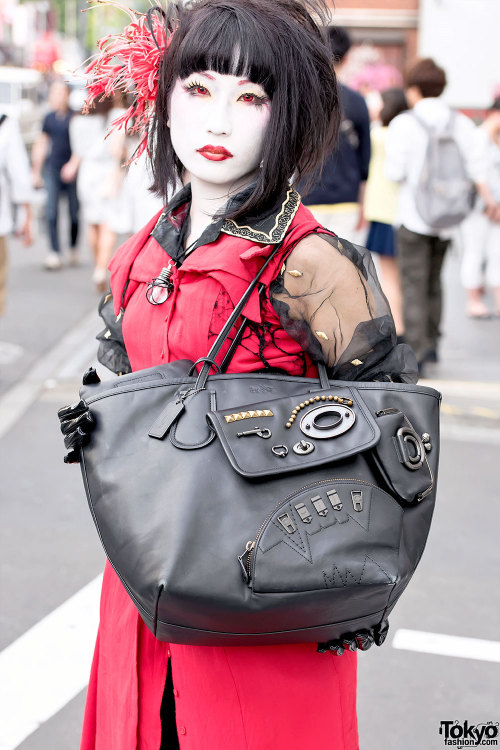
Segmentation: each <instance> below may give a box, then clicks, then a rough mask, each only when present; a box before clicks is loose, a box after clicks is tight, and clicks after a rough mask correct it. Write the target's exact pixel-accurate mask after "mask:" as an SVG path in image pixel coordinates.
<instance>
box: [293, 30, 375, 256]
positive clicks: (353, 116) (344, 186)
mask: <svg viewBox="0 0 500 750" xmlns="http://www.w3.org/2000/svg"><path fill="white" fill-rule="evenodd" d="M328 40H329V44H330V49H331V51H332V56H333V61H334V66H335V72H336V73H337V75H339V74H340V72H341V68H342V64H343V61H344V60H345V56H346V55H347V53H348V51H349V49H350V47H351V40H350V38H349V35H348V33H347V31H346V30H345V29H344V28H342V27H341V26H334V27H330V28H329V30H328ZM339 88H340V101H341V108H342V124H341V129H340V140H339V144H338V146H337V147H336V148H335V150H334V151H333V153H332V154H331V155H330V156H329V157H328V159H327V160H326V162H325V165H324V168H323V171H322V174H321V179H320V180H319V181H318V183H317V184H316V185H314V187H313V188H312V189H311V190H309V191H308V192H307V194H306V195H305V197H304V198H303V203H304V204H305V205H306V206H308V208H309V209H310V210H311V211H312V213H313V214H314V218H315V219H317V220H318V221H319V222H320V224H322V225H323V226H324V227H326V228H327V229H330V230H331V231H332V232H335V233H336V234H338V235H339V236H340V237H345V238H346V239H348V240H350V241H351V242H357V243H360V244H362V243H363V242H364V237H365V228H366V223H365V218H364V193H365V186H366V180H367V178H368V166H369V164H370V117H369V115H368V108H367V106H366V104H365V100H364V99H363V97H362V96H361V94H358V93H357V91H353V89H351V88H349V87H348V86H346V85H344V84H343V83H340V84H339Z"/></svg>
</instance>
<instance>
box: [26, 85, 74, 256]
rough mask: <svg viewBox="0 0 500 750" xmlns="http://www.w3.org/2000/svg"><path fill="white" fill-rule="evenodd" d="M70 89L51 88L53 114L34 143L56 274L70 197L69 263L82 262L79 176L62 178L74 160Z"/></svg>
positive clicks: (36, 180)
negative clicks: (63, 208)
mask: <svg viewBox="0 0 500 750" xmlns="http://www.w3.org/2000/svg"><path fill="white" fill-rule="evenodd" d="M69 96H70V88H69V86H68V84H66V83H64V82H63V81H55V82H54V83H53V84H52V85H51V87H50V89H49V105H50V107H51V110H50V112H48V113H47V114H46V115H45V118H44V120H43V125H42V132H41V133H40V136H39V137H38V139H37V140H36V141H35V143H34V144H33V153H32V164H33V167H32V174H33V185H34V187H36V188H38V187H42V186H43V185H45V187H46V189H47V203H46V207H45V213H46V219H47V226H48V231H49V238H50V247H51V251H50V252H49V254H48V255H47V257H46V258H45V261H44V267H45V268H46V269H47V270H51V271H55V270H57V269H59V268H61V266H62V259H61V245H60V242H59V231H58V223H59V201H60V198H61V196H62V195H66V196H67V199H68V207H69V219H70V227H69V229H70V236H69V246H70V251H69V260H70V263H71V264H72V265H75V264H77V263H78V252H77V242H78V198H77V194H76V175H75V176H74V177H73V178H72V179H71V180H69V181H67V180H65V179H64V178H63V177H62V173H61V170H62V169H63V167H64V165H65V164H66V163H67V162H68V161H69V159H70V157H71V146H70V141H69V124H70V121H71V119H72V117H73V115H74V112H73V111H72V110H71V109H70V106H69Z"/></svg>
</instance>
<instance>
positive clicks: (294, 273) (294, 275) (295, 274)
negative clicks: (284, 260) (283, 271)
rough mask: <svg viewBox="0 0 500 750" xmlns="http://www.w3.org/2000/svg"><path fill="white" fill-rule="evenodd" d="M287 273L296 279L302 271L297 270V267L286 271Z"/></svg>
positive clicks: (301, 274)
mask: <svg viewBox="0 0 500 750" xmlns="http://www.w3.org/2000/svg"><path fill="white" fill-rule="evenodd" d="M288 273H289V274H290V276H293V277H294V278H295V279H298V278H300V277H301V276H303V275H304V274H303V273H302V271H297V269H294V270H293V271H288Z"/></svg>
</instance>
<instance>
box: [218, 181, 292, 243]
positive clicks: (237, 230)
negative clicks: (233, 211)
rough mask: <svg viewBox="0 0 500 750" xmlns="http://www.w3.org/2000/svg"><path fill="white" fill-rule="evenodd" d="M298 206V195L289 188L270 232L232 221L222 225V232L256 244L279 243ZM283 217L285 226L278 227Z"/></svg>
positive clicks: (229, 220) (228, 220)
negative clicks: (277, 233) (251, 240)
mask: <svg viewBox="0 0 500 750" xmlns="http://www.w3.org/2000/svg"><path fill="white" fill-rule="evenodd" d="M299 205H300V195H299V194H298V193H297V191H296V190H295V189H294V188H292V187H291V188H289V189H288V191H287V194H286V197H285V199H284V201H283V203H282V204H281V211H280V212H279V213H278V214H277V215H276V219H275V221H274V226H273V227H272V229H271V231H270V232H261V231H260V230H258V229H254V227H251V226H248V225H246V224H237V223H236V222H235V221H234V220H233V219H226V221H225V222H224V223H223V225H222V230H221V231H223V232H226V234H232V235H234V236H235V237H244V238H246V239H253V240H255V241H256V242H266V241H267V242H280V240H282V239H283V236H284V234H285V232H286V230H287V229H288V227H289V226H290V224H291V223H292V220H293V217H294V216H295V214H296V213H297V210H298V208H299ZM283 216H285V226H283V227H280V226H279V223H280V219H281V218H282V217H283ZM277 230H279V236H278V237H275V236H274V235H275V233H276V231H277Z"/></svg>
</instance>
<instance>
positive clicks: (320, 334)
mask: <svg viewBox="0 0 500 750" xmlns="http://www.w3.org/2000/svg"><path fill="white" fill-rule="evenodd" d="M314 333H315V334H316V336H317V337H318V338H319V339H323V341H329V340H330V339H329V338H328V336H327V335H326V333H325V332H324V331H314Z"/></svg>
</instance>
